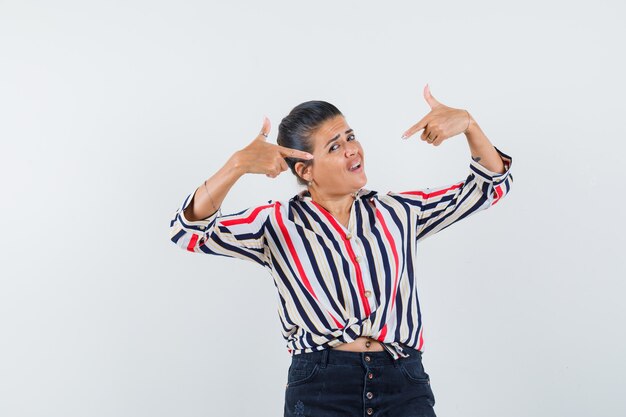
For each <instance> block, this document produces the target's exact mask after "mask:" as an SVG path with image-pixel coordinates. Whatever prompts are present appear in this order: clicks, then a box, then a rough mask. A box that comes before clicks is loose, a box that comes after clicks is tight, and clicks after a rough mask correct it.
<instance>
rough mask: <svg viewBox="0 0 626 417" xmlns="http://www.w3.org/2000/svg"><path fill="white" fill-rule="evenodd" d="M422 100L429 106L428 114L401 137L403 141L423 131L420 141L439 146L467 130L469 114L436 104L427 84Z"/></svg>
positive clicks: (469, 120)
mask: <svg viewBox="0 0 626 417" xmlns="http://www.w3.org/2000/svg"><path fill="white" fill-rule="evenodd" d="M424 98H425V99H426V102H427V103H428V105H429V106H430V113H428V114H427V115H426V116H424V117H423V118H422V120H420V121H419V122H417V124H415V125H413V126H411V128H410V129H409V130H407V131H406V132H405V133H404V134H403V135H402V138H403V139H407V138H409V137H410V136H412V135H413V134H415V133H417V132H419V131H420V130H422V129H424V131H423V132H422V137H421V138H422V140H423V141H425V142H428V143H430V144H432V145H435V146H439V145H441V142H443V141H444V140H446V139H448V138H451V137H452V136H456V135H458V134H459V133H463V132H465V131H466V130H467V128H468V127H469V124H470V122H471V120H472V117H471V116H470V114H469V112H467V111H466V110H462V109H453V108H452V107H448V106H446V105H444V104H441V103H440V102H438V101H437V100H436V99H435V98H434V97H433V96H432V94H431V93H430V88H429V86H428V84H426V86H425V87H424Z"/></svg>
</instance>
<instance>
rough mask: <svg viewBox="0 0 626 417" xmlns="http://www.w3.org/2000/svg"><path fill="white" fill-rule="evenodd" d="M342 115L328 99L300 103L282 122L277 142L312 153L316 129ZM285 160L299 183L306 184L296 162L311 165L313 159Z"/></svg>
mask: <svg viewBox="0 0 626 417" xmlns="http://www.w3.org/2000/svg"><path fill="white" fill-rule="evenodd" d="M342 115H343V114H342V113H341V112H340V111H339V109H338V108H337V107H335V106H333V105H332V104H330V103H328V102H326V101H320V100H312V101H306V102H304V103H301V104H298V105H297V106H296V107H294V108H293V109H292V110H291V111H290V112H289V114H288V115H287V116H285V117H284V118H283V120H282V121H281V122H280V125H279V126H278V137H277V139H276V142H277V143H278V144H279V145H280V146H285V147H287V148H292V149H298V150H300V151H304V152H309V153H312V152H313V141H312V136H313V133H314V132H315V130H317V129H318V128H319V127H320V125H321V124H322V123H323V122H325V121H326V120H328V119H331V118H333V117H335V116H342ZM285 161H286V162H287V166H288V167H289V168H290V169H291V172H292V173H293V174H294V175H295V176H296V178H297V179H298V183H299V184H301V185H306V184H307V181H306V180H304V179H303V178H301V177H300V176H299V175H298V173H297V172H296V170H295V165H296V162H304V164H305V166H309V165H311V164H312V163H313V160H306V159H299V158H291V157H286V158H285Z"/></svg>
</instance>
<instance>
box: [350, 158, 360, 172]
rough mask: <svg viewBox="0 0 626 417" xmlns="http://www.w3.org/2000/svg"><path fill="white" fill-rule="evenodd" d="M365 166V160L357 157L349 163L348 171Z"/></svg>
mask: <svg viewBox="0 0 626 417" xmlns="http://www.w3.org/2000/svg"><path fill="white" fill-rule="evenodd" d="M362 166H363V160H361V159H356V160H354V161H352V162H350V164H348V171H358V170H359V169H360V168H361V167H362Z"/></svg>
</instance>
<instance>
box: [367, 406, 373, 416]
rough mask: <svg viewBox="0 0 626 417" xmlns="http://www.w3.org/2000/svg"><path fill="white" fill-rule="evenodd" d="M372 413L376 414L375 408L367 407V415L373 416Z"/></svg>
mask: <svg viewBox="0 0 626 417" xmlns="http://www.w3.org/2000/svg"><path fill="white" fill-rule="evenodd" d="M372 414H374V409H373V408H371V407H370V408H368V409H367V415H368V416H371V415H372Z"/></svg>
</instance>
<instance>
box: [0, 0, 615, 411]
mask: <svg viewBox="0 0 626 417" xmlns="http://www.w3.org/2000/svg"><path fill="white" fill-rule="evenodd" d="M584 3H585V4H588V5H579V4H578V3H577V2H571V1H562V2H556V1H553V2H550V1H524V2H515V3H512V2H510V4H509V2H501V1H493V2H486V1H472V2H456V3H450V2H440V1H437V2H434V1H433V2H428V3H427V2H408V1H407V2H397V3H393V4H389V3H387V4H385V3H383V2H380V1H377V2H365V1H341V2H340V1H316V2H293V1H292V2H288V1H282V2H281V1H274V0H272V1H265V2H257V1H248V2H241V1H229V2H226V1H220V2H217V1H176V2H173V1H171V2H164V1H154V0H151V1H147V0H146V1H137V0H133V1H128V0H127V1H74V2H72V1H56V2H34V1H26V0H20V1H6V0H0V140H1V148H0V178H1V179H0V181H1V185H2V188H1V190H2V191H1V195H2V203H1V210H2V213H1V215H0V228H1V230H2V238H1V241H0V245H1V247H0V251H1V256H2V259H1V266H0V268H1V269H0V273H1V281H0V415H2V416H5V417H13V416H16V417H17V416H19V417H26V416H41V417H44V416H46V417H49V416H55V417H56V416H59V417H61V416H62V417H85V416H90V417H91V416H93V417H100V416H129V417H131V416H132V417H137V416H150V417H157V416H252V415H254V416H279V415H282V407H283V399H284V384H285V382H286V372H287V368H288V365H289V360H290V357H289V355H288V353H287V350H286V347H285V345H284V340H283V339H282V337H281V335H280V330H279V329H280V325H279V321H278V315H277V311H276V308H277V303H276V294H275V291H276V290H275V287H274V285H273V283H272V281H271V276H270V275H269V274H268V273H267V272H266V271H264V270H263V269H261V268H260V267H258V266H256V265H254V264H252V263H248V262H244V261H240V260H234V259H227V258H222V257H208V256H203V255H199V254H191V253H188V252H185V251H182V250H180V249H178V248H177V247H176V246H175V245H174V244H173V243H172V242H170V241H169V230H168V227H169V221H170V218H171V216H172V215H173V212H174V210H175V209H176V208H177V207H178V206H179V205H180V204H181V203H182V200H183V198H184V197H185V196H186V195H187V194H188V193H190V192H192V191H193V190H194V189H195V188H196V186H198V185H199V184H201V183H202V181H204V179H206V178H208V177H209V176H210V175H212V174H213V173H214V172H215V171H216V170H217V169H218V168H219V167H220V166H221V165H222V164H223V163H224V162H225V161H226V159H227V158H228V157H229V156H230V155H231V154H232V153H233V152H235V151H236V150H237V149H240V148H241V147H243V146H245V145H246V144H247V143H249V142H250V141H251V140H252V139H253V138H254V137H255V136H256V135H257V134H258V132H259V130H260V128H261V126H262V120H263V116H264V115H267V116H268V117H269V118H270V120H271V121H272V130H271V133H270V140H271V141H275V137H276V131H277V128H278V124H279V123H280V120H281V119H282V117H284V116H285V115H287V113H288V112H289V111H290V110H291V108H293V107H294V106H296V105H297V104H299V103H301V102H303V101H307V100H314V99H317V100H326V101H329V102H331V103H333V104H335V105H336V106H337V107H338V108H339V109H340V110H341V111H342V112H343V113H344V115H345V116H346V118H347V120H348V123H349V124H350V125H351V127H353V128H354V129H355V131H356V133H357V135H358V137H359V139H360V141H361V143H362V145H363V147H364V152H365V159H366V167H367V168H366V172H367V174H368V179H369V182H368V184H367V187H366V188H369V189H375V190H379V191H386V190H406V189H410V188H421V187H427V186H438V185H445V184H448V183H451V182H454V181H457V180H460V179H463V178H465V176H466V174H467V172H468V166H469V151H468V148H467V144H466V140H465V138H464V137H463V136H462V135H460V136H457V137H454V138H451V139H449V140H448V141H446V142H444V143H443V144H442V145H441V146H440V147H433V146H429V145H427V144H425V143H423V142H422V141H420V140H419V139H418V136H415V137H414V138H413V139H412V140H410V141H408V142H407V141H402V140H401V139H400V135H401V134H402V133H403V132H404V131H405V130H406V129H407V128H408V127H409V126H411V125H412V124H414V123H415V122H417V121H418V120H419V119H421V118H422V117H423V116H424V115H425V114H426V113H428V111H429V107H428V105H427V104H426V102H425V101H424V99H423V97H422V88H423V86H424V85H425V84H426V83H429V84H430V86H431V90H432V93H433V95H434V96H435V98H437V99H439V100H440V101H441V102H442V103H444V104H447V105H449V106H452V107H457V108H467V109H468V110H469V111H470V112H471V113H472V115H473V116H474V118H475V119H476V120H477V121H478V123H479V124H480V125H481V127H482V128H483V130H484V131H485V133H486V134H487V136H488V137H489V138H490V139H491V141H492V142H493V143H494V144H495V145H496V146H498V148H499V149H501V150H502V151H503V152H505V153H507V154H509V155H511V156H512V157H513V170H512V172H513V176H514V184H513V189H512V191H511V193H510V194H509V196H507V197H506V199H504V200H502V201H500V202H499V203H498V205H496V206H495V207H494V208H492V209H490V210H488V211H487V212H483V213H479V214H477V215H476V216H475V217H471V218H469V219H467V220H464V221H462V222H460V223H458V224H456V225H454V226H452V227H451V228H449V229H446V230H445V231H443V232H441V233H440V234H438V235H435V236H433V237H431V238H429V239H427V240H426V241H424V243H423V244H422V246H421V248H420V255H419V256H420V258H419V259H420V264H419V269H418V274H419V276H418V282H419V286H420V296H421V302H422V307H423V314H424V320H425V353H424V364H425V367H426V370H427V372H428V373H429V374H430V375H431V379H432V387H433V390H434V392H435V396H436V400H437V404H436V406H435V410H436V412H437V414H438V415H439V416H443V417H452V416H463V417H470V416H476V417H478V416H480V417H485V416H494V417H495V416H498V417H500V416H507V417H518V416H519V417H522V416H524V417H526V416H533V417H543V416H546V417H554V416H568V417H578V416H580V417H582V416H585V417H586V416H604V417H609V416H616V417H617V416H623V415H625V413H626V399H625V398H624V395H623V389H624V386H625V382H624V381H625V377H624V375H625V372H626V359H625V358H624V356H625V354H626V343H625V342H626V337H625V332H624V323H625V320H626V310H625V307H624V306H623V300H622V299H623V297H624V293H625V290H626V284H625V283H624V276H626V274H625V273H624V272H625V268H624V254H623V253H622V251H623V250H624V247H625V243H626V242H625V239H624V231H625V228H624V220H623V215H622V209H623V204H624V180H625V178H624V167H623V152H624V149H625V148H624V145H623V141H624V128H623V121H624V110H625V109H624V105H623V102H624V101H623V100H624V94H625V93H626V91H625V90H626V88H625V82H624V74H625V73H626V65H625V64H624V52H623V49H624V42H623V40H624V39H625V38H626V36H625V35H626V33H625V32H626V31H625V29H624V24H623V21H624V6H623V4H622V3H621V2H618V1H613V2H608V1H594V2H584ZM298 190H299V189H298V187H297V184H296V180H295V178H294V177H293V176H292V175H291V174H290V173H288V172H286V173H284V174H283V175H281V176H279V177H278V178H277V179H274V180H272V179H269V178H267V177H265V176H262V175H257V176H252V175H249V176H245V177H244V178H242V179H241V181H240V182H238V183H237V184H236V185H235V187H234V188H233V189H232V191H231V194H229V195H228V197H227V199H226V200H225V202H224V205H223V211H224V212H233V211H239V210H241V209H243V208H246V207H248V206H250V205H253V204H260V203H264V202H266V201H267V200H269V199H285V198H290V197H291V196H292V195H293V194H295V193H296V192H297V191H298ZM233 293H239V294H241V295H240V296H239V297H238V298H236V299H232V298H229V296H230V295H231V294H233Z"/></svg>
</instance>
